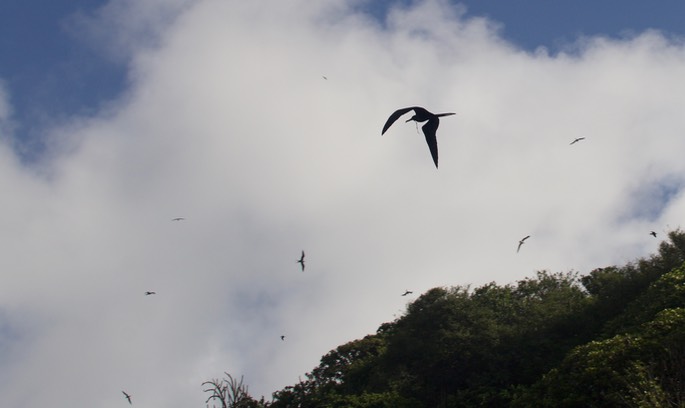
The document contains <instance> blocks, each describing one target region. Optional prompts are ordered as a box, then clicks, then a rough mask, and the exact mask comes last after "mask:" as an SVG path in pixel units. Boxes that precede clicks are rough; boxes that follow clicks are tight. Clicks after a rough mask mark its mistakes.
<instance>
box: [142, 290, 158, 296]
mask: <svg viewBox="0 0 685 408" xmlns="http://www.w3.org/2000/svg"><path fill="white" fill-rule="evenodd" d="M156 294H157V292H149V291H148V292H145V296H150V295H156Z"/></svg>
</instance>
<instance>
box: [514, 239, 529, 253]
mask: <svg viewBox="0 0 685 408" xmlns="http://www.w3.org/2000/svg"><path fill="white" fill-rule="evenodd" d="M528 238H530V235H526V236H525V237H523V238H522V239H521V240H520V241H519V246H518V248H516V252H518V251H520V250H521V245H523V243H524V242H526V240H527V239H528Z"/></svg>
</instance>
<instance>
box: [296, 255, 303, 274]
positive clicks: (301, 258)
mask: <svg viewBox="0 0 685 408" xmlns="http://www.w3.org/2000/svg"><path fill="white" fill-rule="evenodd" d="M296 262H298V263H299V264H300V265H302V272H304V251H302V256H300V259H298V260H297V261H296Z"/></svg>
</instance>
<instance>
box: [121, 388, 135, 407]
mask: <svg viewBox="0 0 685 408" xmlns="http://www.w3.org/2000/svg"><path fill="white" fill-rule="evenodd" d="M122 392H123V393H124V397H126V399H127V400H128V403H129V404H131V405H133V403H132V402H131V396H130V395H128V394H127V393H126V391H122Z"/></svg>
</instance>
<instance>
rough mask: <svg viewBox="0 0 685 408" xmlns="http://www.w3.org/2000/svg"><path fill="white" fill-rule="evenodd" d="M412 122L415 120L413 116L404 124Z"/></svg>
mask: <svg viewBox="0 0 685 408" xmlns="http://www.w3.org/2000/svg"><path fill="white" fill-rule="evenodd" d="M412 120H414V117H413V116H412V117H411V118H409V119H407V120H405V121H404V123H407V122H411V121H412Z"/></svg>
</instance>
